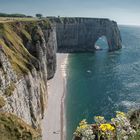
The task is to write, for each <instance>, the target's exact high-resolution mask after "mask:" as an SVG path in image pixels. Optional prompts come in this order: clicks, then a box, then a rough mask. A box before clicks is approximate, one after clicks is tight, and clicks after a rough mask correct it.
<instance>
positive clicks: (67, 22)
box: [49, 18, 122, 52]
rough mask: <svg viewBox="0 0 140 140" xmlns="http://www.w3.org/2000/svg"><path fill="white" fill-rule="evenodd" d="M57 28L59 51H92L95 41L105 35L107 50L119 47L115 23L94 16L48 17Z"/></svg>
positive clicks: (119, 38) (118, 35) (117, 30)
mask: <svg viewBox="0 0 140 140" xmlns="http://www.w3.org/2000/svg"><path fill="white" fill-rule="evenodd" d="M49 19H50V20H51V21H52V22H53V23H54V24H55V25H56V29H57V42H58V51H59V52H86V51H94V50H95V43H96V41H97V40H98V39H99V38H100V37H102V36H106V38H107V42H108V46H109V51H114V50H118V49H120V48H121V47H122V46H121V36H120V31H119V29H118V26H117V23H116V22H115V21H111V20H109V19H96V18H49Z"/></svg>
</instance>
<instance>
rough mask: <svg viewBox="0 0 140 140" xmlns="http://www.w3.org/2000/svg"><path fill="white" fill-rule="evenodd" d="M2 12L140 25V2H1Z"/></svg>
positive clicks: (80, 0) (101, 0)
mask: <svg viewBox="0 0 140 140" xmlns="http://www.w3.org/2000/svg"><path fill="white" fill-rule="evenodd" d="M0 12H2V13H3V12H4V13H23V14H27V15H32V16H35V14H36V13H41V14H43V16H61V17H62V16H65V17H96V18H110V19H111V20H115V21H117V22H118V24H125V25H140V0H0Z"/></svg>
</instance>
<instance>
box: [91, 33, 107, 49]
mask: <svg viewBox="0 0 140 140" xmlns="http://www.w3.org/2000/svg"><path fill="white" fill-rule="evenodd" d="M94 47H95V49H96V50H109V45H108V41H107V38H106V36H104V35H103V36H101V37H99V38H98V39H97V41H96V42H95V45H94Z"/></svg>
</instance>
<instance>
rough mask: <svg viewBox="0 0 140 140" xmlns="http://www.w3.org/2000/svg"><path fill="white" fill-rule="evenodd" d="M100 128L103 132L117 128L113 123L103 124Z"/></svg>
mask: <svg viewBox="0 0 140 140" xmlns="http://www.w3.org/2000/svg"><path fill="white" fill-rule="evenodd" d="M99 128H100V129H101V130H102V131H103V132H106V131H114V130H115V127H114V126H112V125H111V124H109V123H106V124H101V125H100V127H99Z"/></svg>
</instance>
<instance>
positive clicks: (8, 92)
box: [5, 82, 15, 96]
mask: <svg viewBox="0 0 140 140" xmlns="http://www.w3.org/2000/svg"><path fill="white" fill-rule="evenodd" d="M14 89H15V84H14V83H13V82H12V83H11V84H10V85H9V86H8V87H7V88H6V89H5V95H6V96H11V95H12V94H13V91H14Z"/></svg>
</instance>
